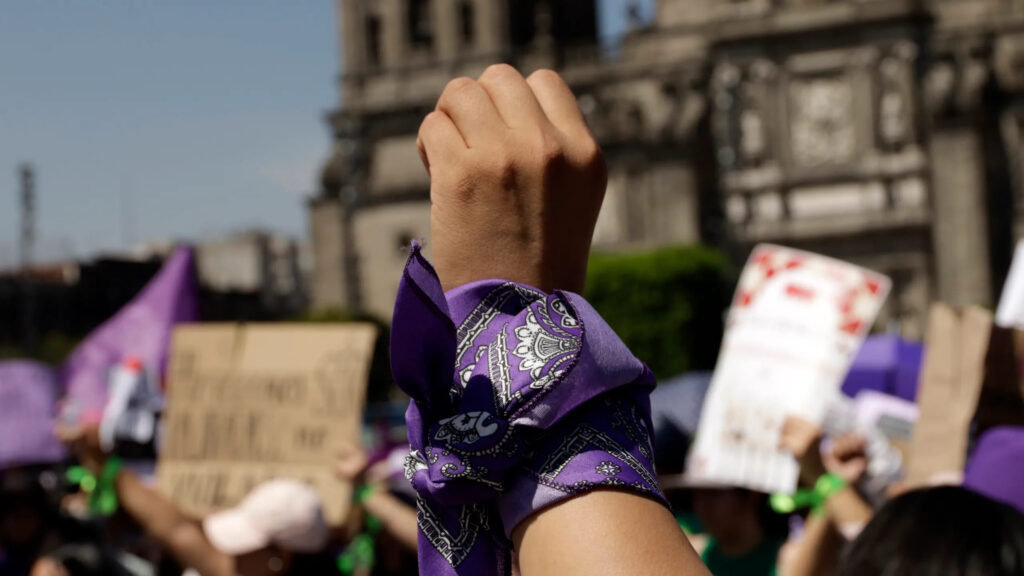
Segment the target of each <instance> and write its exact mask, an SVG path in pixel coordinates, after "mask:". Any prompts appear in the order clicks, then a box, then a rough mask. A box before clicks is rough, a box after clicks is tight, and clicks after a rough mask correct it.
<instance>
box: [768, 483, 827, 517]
mask: <svg viewBox="0 0 1024 576" xmlns="http://www.w3.org/2000/svg"><path fill="white" fill-rule="evenodd" d="M843 488H846V480H843V479H842V478H840V477H839V476H836V475H835V474H822V476H821V478H818V481H817V482H815V483H814V487H813V488H801V489H799V490H797V491H796V493H794V494H792V495H790V494H772V495H771V497H770V498H769V502H770V503H771V505H772V510H775V511H776V512H778V513H779V514H789V513H791V512H794V511H796V510H800V509H801V508H810V509H811V513H812V514H815V515H821V514H824V513H825V502H827V501H828V499H829V498H831V497H832V496H833V495H834V494H835V493H837V492H839V491H840V490H842V489H843Z"/></svg>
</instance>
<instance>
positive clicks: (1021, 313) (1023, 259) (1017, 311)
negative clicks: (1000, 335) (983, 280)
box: [996, 241, 1024, 330]
mask: <svg viewBox="0 0 1024 576" xmlns="http://www.w3.org/2000/svg"><path fill="white" fill-rule="evenodd" d="M996 326H1000V327H1002V328H1015V329H1017V330H1024V241H1021V242H1018V243H1017V249H1016V250H1015V251H1014V253H1013V264H1011V265H1010V273H1009V274H1007V276H1006V283H1005V284H1003V294H1002V296H1000V297H999V308H997V309H996Z"/></svg>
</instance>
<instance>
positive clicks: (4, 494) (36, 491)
mask: <svg viewBox="0 0 1024 576" xmlns="http://www.w3.org/2000/svg"><path fill="white" fill-rule="evenodd" d="M36 476H37V475H36V474H34V473H33V472H31V471H29V470H10V471H8V472H7V473H5V474H4V476H3V478H2V482H0V541H2V542H3V543H4V545H5V546H7V547H10V548H30V547H33V546H35V545H36V544H37V543H38V541H39V539H40V538H41V536H42V534H43V532H44V530H45V528H46V523H47V520H48V517H49V513H48V509H47V498H46V492H45V491H44V490H43V488H42V486H41V485H40V484H39V482H38V480H37V478H36Z"/></svg>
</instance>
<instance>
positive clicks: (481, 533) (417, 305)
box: [391, 245, 664, 576]
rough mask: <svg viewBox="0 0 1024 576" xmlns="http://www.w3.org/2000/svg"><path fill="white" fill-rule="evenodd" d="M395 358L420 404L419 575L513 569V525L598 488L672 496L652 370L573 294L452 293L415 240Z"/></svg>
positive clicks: (410, 467)
mask: <svg viewBox="0 0 1024 576" xmlns="http://www.w3.org/2000/svg"><path fill="white" fill-rule="evenodd" d="M391 365H392V366H391V367H392V372H393V374H394V377H395V380H396V382H397V383H398V385H399V386H400V387H401V388H402V389H403V390H404V391H405V392H406V393H407V394H409V396H410V397H411V398H412V402H411V403H410V404H409V410H408V412H407V413H406V422H407V423H408V426H409V444H410V447H411V451H412V452H411V455H410V456H409V458H408V459H407V461H406V477H407V478H409V479H410V480H411V481H412V484H413V487H414V488H415V489H416V491H417V492H418V493H419V514H418V517H419V527H420V542H419V562H420V574H430V575H432V576H443V575H452V574H473V575H475V576H488V575H499V574H510V573H511V551H512V546H511V542H510V541H509V535H510V534H511V532H512V530H513V528H515V526H516V525H517V524H518V523H519V522H520V521H522V520H524V519H526V518H527V517H528V516H530V515H531V514H533V513H534V512H536V511H537V510H540V509H541V508H544V507H546V506H550V505H552V504H554V503H556V502H559V501H561V500H564V499H566V498H569V497H571V496H575V495H578V494H581V493H584V492H587V491H589V490H593V489H595V488H599V487H613V488H619V489H624V490H629V491H633V492H637V493H640V494H644V495H647V496H649V497H653V498H655V499H658V500H659V501H662V502H663V501H664V497H663V496H662V494H661V492H660V489H659V487H658V482H657V477H656V476H655V473H654V461H653V449H652V448H651V428H650V402H649V400H648V394H649V393H650V390H651V389H652V388H653V387H654V383H655V381H654V376H653V374H651V372H650V370H649V369H648V368H647V367H646V366H645V365H644V364H643V363H642V362H640V361H639V360H637V359H636V358H635V357H634V356H633V355H632V354H631V353H630V352H629V350H628V349H627V348H626V346H625V345H624V344H623V343H622V341H621V340H619V338H618V336H616V335H615V332H614V331H612V329H611V328H610V327H609V326H608V325H607V324H606V323H605V322H604V320H602V319H601V317H600V316H599V315H598V314H597V312H596V311H595V310H594V309H593V308H591V307H590V305H589V304H587V302H586V301H585V300H584V299H583V298H582V297H580V296H578V295H576V294H573V293H570V292H555V293H554V294H550V295H549V294H545V293H543V292H541V291H539V290H537V289H535V288H531V287H529V286H525V285H523V284H517V283H514V282H505V281H501V280H486V281H481V282H474V283H472V284H467V285H465V286H462V287H459V288H456V289H455V290H452V291H450V292H448V293H447V294H445V293H444V292H443V291H442V289H441V284H440V282H439V281H438V278H437V275H436V273H435V272H434V269H433V268H432V267H431V266H430V264H429V263H428V262H427V261H426V260H425V259H424V258H423V256H422V255H421V254H420V249H419V247H418V246H416V245H414V246H413V250H412V254H411V255H410V257H409V261H408V263H407V264H406V267H405V273H404V274H403V275H402V280H401V283H400V284H399V289H398V298H397V300H396V302H395V315H394V319H393V324H392V332H391Z"/></svg>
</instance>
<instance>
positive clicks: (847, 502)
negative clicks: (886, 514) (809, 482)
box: [825, 486, 874, 538]
mask: <svg viewBox="0 0 1024 576" xmlns="http://www.w3.org/2000/svg"><path fill="white" fill-rule="evenodd" d="M825 508H826V510H827V511H828V516H829V518H830V519H831V520H832V522H833V524H834V525H835V527H836V528H837V529H838V530H839V532H840V533H841V534H843V535H844V536H847V537H848V538H852V537H855V536H856V534H857V533H859V532H860V529H861V528H863V527H864V525H866V524H867V523H868V522H869V521H870V520H871V516H872V514H873V513H874V511H873V510H872V508H871V505H870V504H868V503H867V501H865V500H864V498H862V497H861V495H860V494H859V493H858V492H857V490H855V489H854V488H853V487H852V486H846V487H845V488H843V489H842V490H840V491H839V492H836V493H835V494H833V495H832V496H831V497H830V498H829V499H828V501H827V502H826V503H825Z"/></svg>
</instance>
